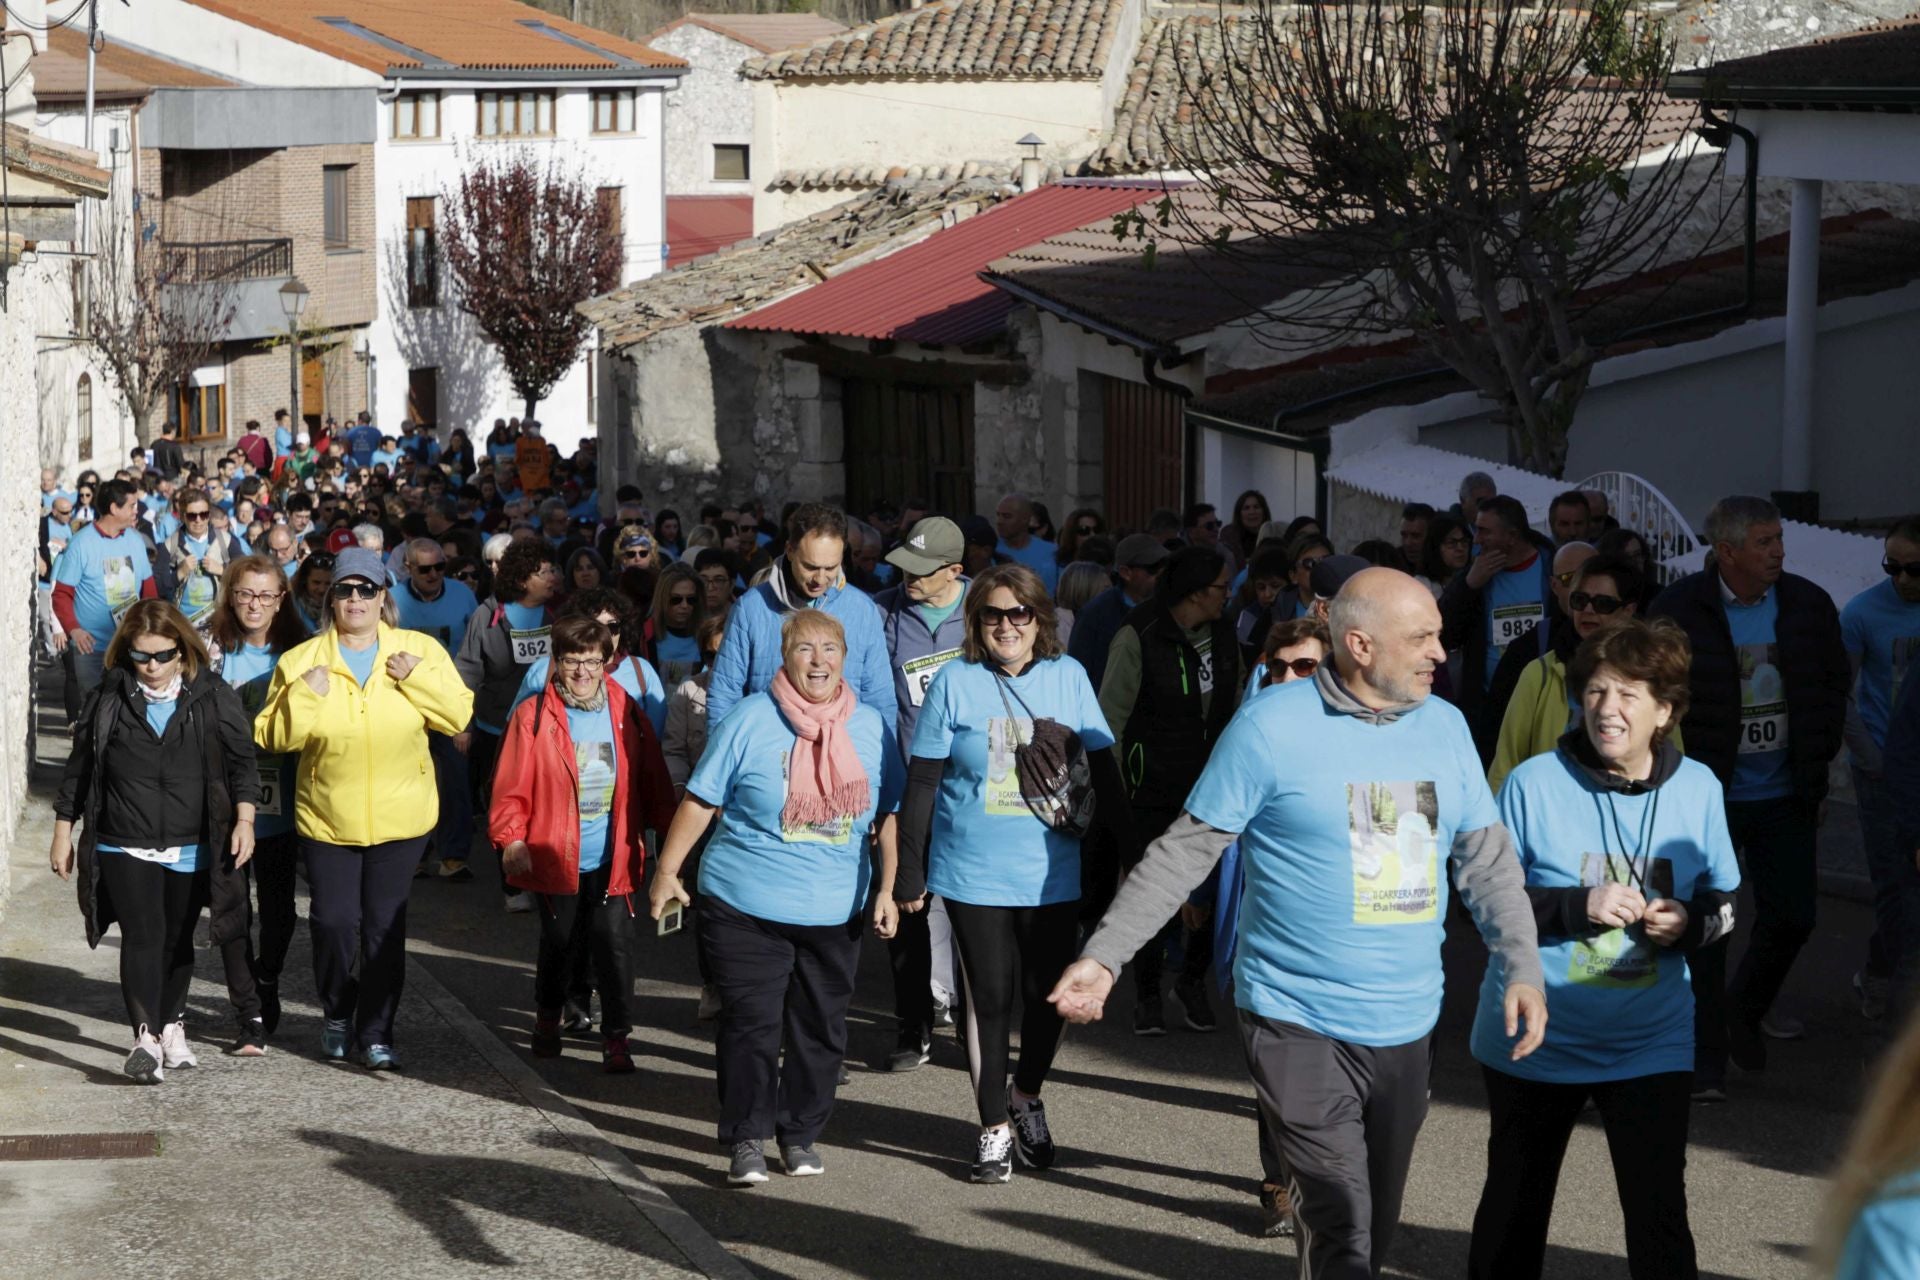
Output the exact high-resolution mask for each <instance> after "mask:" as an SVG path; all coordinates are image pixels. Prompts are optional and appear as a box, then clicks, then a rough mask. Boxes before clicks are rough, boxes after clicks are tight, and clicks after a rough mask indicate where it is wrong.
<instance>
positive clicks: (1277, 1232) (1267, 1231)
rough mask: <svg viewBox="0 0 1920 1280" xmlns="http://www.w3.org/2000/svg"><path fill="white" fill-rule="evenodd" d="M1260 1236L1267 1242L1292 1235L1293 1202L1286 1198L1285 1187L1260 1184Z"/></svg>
mask: <svg viewBox="0 0 1920 1280" xmlns="http://www.w3.org/2000/svg"><path fill="white" fill-rule="evenodd" d="M1260 1234H1261V1235H1263V1236H1265V1237H1266V1238H1267V1239H1269V1240H1274V1239H1278V1238H1280V1237H1282V1236H1290V1235H1292V1234H1293V1201H1292V1200H1291V1199H1290V1198H1289V1197H1288V1196H1287V1189H1286V1188H1285V1187H1275V1186H1270V1185H1266V1184H1262V1186H1261V1188H1260Z"/></svg>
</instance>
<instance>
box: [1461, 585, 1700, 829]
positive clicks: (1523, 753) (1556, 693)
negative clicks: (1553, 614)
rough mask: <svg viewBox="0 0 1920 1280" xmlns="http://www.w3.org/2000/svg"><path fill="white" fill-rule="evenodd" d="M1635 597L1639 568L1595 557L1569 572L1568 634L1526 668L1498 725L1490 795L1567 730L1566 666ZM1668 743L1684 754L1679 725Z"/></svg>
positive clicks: (1626, 613)
mask: <svg viewBox="0 0 1920 1280" xmlns="http://www.w3.org/2000/svg"><path fill="white" fill-rule="evenodd" d="M1640 593H1641V582H1640V571H1639V569H1638V568H1637V567H1635V566H1634V564H1633V563H1632V562H1631V561H1628V560H1625V559H1622V558H1620V557H1617V556H1595V557H1594V558H1592V559H1591V560H1588V561H1587V562H1586V563H1585V564H1583V565H1581V566H1580V567H1579V568H1578V569H1576V570H1574V577H1573V588H1572V590H1570V591H1569V592H1568V593H1567V613H1568V615H1569V616H1570V617H1571V619H1572V622H1573V629H1572V633H1571V634H1570V635H1568V636H1567V637H1565V640H1561V641H1559V642H1558V643H1556V644H1555V645H1554V646H1553V647H1552V648H1550V649H1548V650H1547V652H1546V653H1544V654H1542V655H1540V656H1539V657H1538V658H1535V659H1534V660H1533V661H1532V662H1529V663H1528V664H1527V669H1526V670H1525V671H1523V672H1521V673H1520V682H1519V683H1518V684H1517V685H1515V686H1514V689H1513V700H1512V701H1510V702H1508V703H1507V714H1506V716H1505V717H1504V718H1502V719H1501V721H1500V740H1499V742H1498V743H1497V744H1496V745H1495V747H1494V750H1493V764H1492V766H1491V767H1489V768H1488V770H1487V785H1488V786H1489V787H1491V788H1492V789H1493V790H1494V792H1495V793H1498V792H1499V790H1500V784H1501V783H1503V782H1505V781H1506V780H1507V775H1508V774H1509V773H1512V772H1513V771H1514V770H1515V769H1517V768H1519V767H1520V765H1521V764H1523V763H1524V762H1526V761H1528V760H1531V759H1532V758H1533V757H1535V756H1538V755H1545V754H1546V753H1547V752H1549V751H1551V750H1553V749H1554V746H1555V745H1556V744H1557V743H1558V742H1559V741H1560V738H1561V735H1562V734H1564V733H1566V731H1567V730H1568V729H1570V728H1572V727H1573V706H1574V704H1575V703H1577V702H1578V701H1579V700H1580V699H1579V692H1578V691H1577V690H1575V691H1573V692H1572V693H1571V695H1570V694H1569V691H1568V689H1567V663H1568V661H1569V660H1570V659H1571V658H1572V657H1573V651H1574V650H1575V649H1578V648H1579V647H1580V646H1581V645H1582V644H1584V643H1586V639H1587V637H1588V636H1590V635H1592V634H1593V633H1594V632H1596V631H1598V630H1600V629H1601V628H1602V627H1605V626H1608V625H1609V624H1611V623H1615V622H1624V621H1626V620H1627V619H1628V618H1631V617H1633V616H1634V615H1635V614H1637V613H1639V611H1640V604H1639V601H1640ZM1556 639H1558V638H1556ZM1567 641H1571V643H1567ZM1668 741H1670V742H1672V743H1673V745H1674V746H1676V747H1681V749H1682V750H1684V749H1685V748H1684V747H1682V744H1681V740H1680V726H1679V725H1677V724H1676V725H1675V726H1674V727H1673V733H1672V734H1671V735H1670V736H1669V738H1668Z"/></svg>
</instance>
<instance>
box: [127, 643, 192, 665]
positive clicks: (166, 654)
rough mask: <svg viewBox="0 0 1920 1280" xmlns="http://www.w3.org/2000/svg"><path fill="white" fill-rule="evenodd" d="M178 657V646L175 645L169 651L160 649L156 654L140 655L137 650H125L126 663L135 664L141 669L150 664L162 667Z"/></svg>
mask: <svg viewBox="0 0 1920 1280" xmlns="http://www.w3.org/2000/svg"><path fill="white" fill-rule="evenodd" d="M179 656H180V646H178V645H175V646H174V647H173V648H171V649H162V650H160V651H159V652H158V653H142V652H140V650H138V649H129V650H127V659H128V661H130V662H137V663H139V664H140V665H141V666H143V667H144V666H146V665H147V664H148V663H150V662H157V663H160V664H162V665H165V664H166V663H169V662H172V661H173V660H174V659H175V658H177V657H179Z"/></svg>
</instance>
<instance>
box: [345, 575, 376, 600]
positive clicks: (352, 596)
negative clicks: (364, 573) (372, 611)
mask: <svg viewBox="0 0 1920 1280" xmlns="http://www.w3.org/2000/svg"><path fill="white" fill-rule="evenodd" d="M379 594H380V588H379V587H376V586H374V585H373V584H372V583H371V582H362V581H360V580H359V579H358V578H355V579H351V580H349V581H347V582H336V583H334V584H333V598H334V599H335V600H371V599H373V598H374V597H375V596H377V595H379Z"/></svg>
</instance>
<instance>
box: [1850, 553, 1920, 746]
mask: <svg viewBox="0 0 1920 1280" xmlns="http://www.w3.org/2000/svg"><path fill="white" fill-rule="evenodd" d="M1840 635H1841V637H1842V639H1844V640H1845V641H1846V645H1847V654H1848V656H1850V657H1855V658H1858V659H1860V683H1859V685H1858V686H1857V688H1856V690H1855V698H1856V699H1857V701H1858V702H1859V705H1860V722H1861V724H1862V725H1863V726H1865V728H1866V730H1867V736H1868V737H1869V738H1872V739H1873V745H1874V746H1876V747H1884V746H1886V745H1887V716H1888V715H1889V714H1890V713H1891V712H1892V709H1893V703H1894V700H1895V699H1896V698H1898V697H1899V696H1900V686H1901V683H1902V682H1903V681H1905V679H1906V678H1907V674H1908V672H1909V671H1911V670H1912V667H1913V660H1914V657H1915V656H1916V655H1920V604H1908V603H1907V602H1906V601H1905V600H1902V599H1901V598H1900V592H1899V591H1898V590H1897V589H1896V588H1895V586H1894V583H1893V579H1891V578H1889V579H1887V581H1885V582H1882V583H1880V584H1879V585H1877V586H1874V587H1870V588H1869V589H1867V590H1865V591H1862V592H1861V593H1860V594H1859V595H1857V596H1855V597H1854V598H1853V599H1852V600H1849V601H1848V602H1847V607H1846V608H1844V609H1842V610H1841V611H1840Z"/></svg>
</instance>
